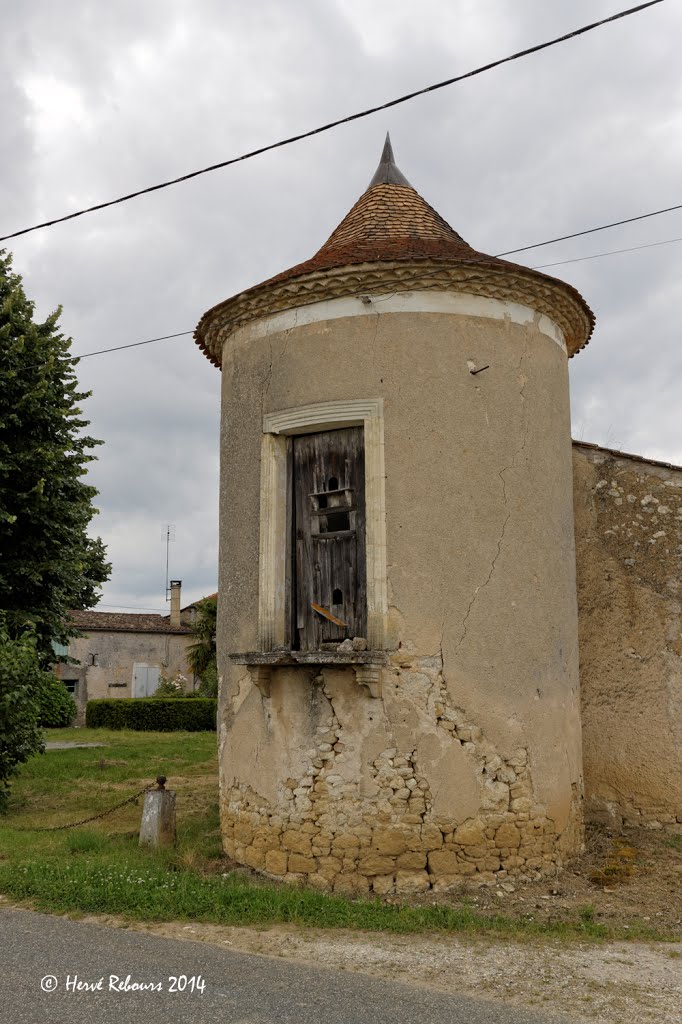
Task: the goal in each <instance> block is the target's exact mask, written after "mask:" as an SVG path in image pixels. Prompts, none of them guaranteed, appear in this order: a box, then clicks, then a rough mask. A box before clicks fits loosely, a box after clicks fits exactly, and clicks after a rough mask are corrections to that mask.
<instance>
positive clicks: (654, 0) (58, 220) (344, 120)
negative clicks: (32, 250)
mask: <svg viewBox="0 0 682 1024" xmlns="http://www.w3.org/2000/svg"><path fill="white" fill-rule="evenodd" d="M660 3H663V0H648V2H647V3H643V4H638V5H637V6H636V7H629V8H628V9H627V10H625V11H618V12H617V13H616V14H611V15H610V16H609V17H608V18H601V19H600V20H599V21H593V22H591V23H590V24H589V25H583V26H582V27H581V28H577V29H573V31H571V32H566V33H565V34H564V35H561V36H557V37H556V38H554V39H549V40H547V41H546V42H544V43H537V44H536V45H535V46H529V47H527V48H526V49H525V50H519V51H517V52H516V53H512V54H509V56H507V57H500V58H499V59H498V60H494V61H491V62H490V63H488V64H483V65H482V66H481V67H478V68H475V69H474V70H473V71H466V72H465V73H464V74H461V75H455V76H454V77H453V78H446V79H445V80H444V81H442V82H436V83H435V84H433V85H427V86H425V87H424V88H423V89H416V90H415V91H414V92H408V93H405V95H403V96H399V97H398V98H397V99H393V100H388V101H387V102H386V103H379V104H377V106H374V107H368V108H367V109H366V110H362V111H359V112H358V113H356V114H349V115H348V116H346V117H340V118H338V119H337V120H335V121H329V122H328V123H327V124H323V125H320V126H319V127H318V128H312V129H310V130H309V131H306V132H301V133H299V134H298V135H291V136H289V138H286V139H281V140H280V141H279V142H271V143H270V144H269V145H267V146H260V147H259V148H258V149H252V150H250V151H249V152H248V153H242V154H241V156H235V157H231V158H230V159H229V160H221V161H220V162H219V163H216V164H211V165H210V166H209V167H202V168H201V169H200V170H197V171H190V172H189V173H188V174H182V175H180V176H179V177H177V178H170V179H169V180H168V181H162V182H159V184H157V185H150V186H148V187H147V188H142V189H138V190H137V191H136V192H129V193H127V194H126V195H123V196H119V198H118V199H109V200H107V201H106V202H104V203H97V204H96V205H94V206H88V207H86V208H85V209H82V210H76V211H75V212H74V213H67V214H65V215H64V216H62V217H54V218H53V219H52V220H46V221H43V222H42V223H41V224H34V225H33V226H32V227H29V228H21V230H19V231H12V232H11V233H10V234H7V235H2V236H0V242H6V241H7V240H8V239H10V238H18V237H19V236H20V235H27V234H29V233H30V232H32V231H39V230H41V229H42V228H49V227H52V226H53V225H54V224H62V223H63V222H64V221H67V220H74V219H75V218H76V217H83V216H85V215H86V214H88V213H95V212H96V211H97V210H105V209H107V208H108V207H110V206H116V205H117V204H119V203H126V202H128V200H130V199H136V198H137V197H138V196H143V195H147V194H148V193H150V192H158V191H160V190H161V189H164V188H170V187H171V185H178V184H179V183H180V182H183V181H189V180H190V179H191V178H198V177H199V176H200V175H202V174H209V173H210V172H211V171H217V170H220V169H221V168H223V167H230V166H231V165H232V164H237V163H241V162H242V161H244V160H251V159H252V158H253V157H255V156H260V155H261V154H262V153H268V152H269V151H270V150H273V149H280V148H281V147H283V146H290V145H292V144H293V143H294V142H300V141H301V140H302V139H309V138H311V137H312V136H314V135H320V134H322V132H328V131H330V130H331V129H332V128H338V127H339V125H342V124H349V123H350V122H352V121H359V120H360V119H361V118H363V117H369V116H370V114H376V113H378V112H379V111H380V110H389V109H390V108H391V107H397V106H398V105H399V104H401V103H407V102H408V101H409V100H413V99H416V98H417V97H418V96H424V95H426V94H427V93H430V92H436V91H437V90H438V89H445V88H446V87H447V86H450V85H455V84H456V83H457V82H462V81H464V80H465V79H467V78H474V77H475V76H476V75H482V74H483V73H484V72H486V71H491V70H492V69H493V68H497V67H500V66H501V65H502V64H509V63H511V62H512V61H515V60H520V59H521V58H522V57H528V56H529V55H530V54H533V53H539V52H540V51H541V50H546V49H548V48H549V47H550V46H556V45H557V44H558V43H565V42H567V41H568V40H570V39H575V38H577V37H578V36H581V35H584V34H585V33H586V32H592V31H593V30H594V29H597V28H601V27H602V26H603V25H609V24H611V23H613V22H615V21H620V20H621V19H622V18H627V17H629V16H630V15H631V14H638V13H639V12H640V11H644V10H646V9H647V8H648V7H655V6H656V5H657V4H660Z"/></svg>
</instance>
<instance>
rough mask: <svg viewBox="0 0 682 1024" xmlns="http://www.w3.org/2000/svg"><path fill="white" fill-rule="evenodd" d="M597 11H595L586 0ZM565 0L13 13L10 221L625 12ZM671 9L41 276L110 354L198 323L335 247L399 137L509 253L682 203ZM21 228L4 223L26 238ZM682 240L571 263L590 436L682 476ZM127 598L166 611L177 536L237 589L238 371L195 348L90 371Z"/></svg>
mask: <svg viewBox="0 0 682 1024" xmlns="http://www.w3.org/2000/svg"><path fill="white" fill-rule="evenodd" d="M582 6H585V5H582ZM588 6H589V10H582V11H580V10H578V9H577V8H576V5H575V4H572V3H568V2H567V0H561V2H559V3H555V4H547V3H546V2H543V0H524V2H523V3H518V4H513V5H511V4H508V3H505V2H503V0H475V2H474V0H460V2H457V3H450V4H446V3H445V2H444V0H423V2H422V4H420V6H419V13H417V9H416V8H415V6H414V5H413V4H410V3H407V0H392V2H389V0H376V2H375V3H373V4H371V5H368V4H367V3H366V2H364V0H324V2H311V0H307V2H306V0H292V2H290V3H289V4H286V5H282V4H281V3H277V2H275V0H259V2H257V3H254V4H251V5H245V4H242V3H237V2H234V0H232V2H228V3H225V2H218V0H195V2H192V3H189V2H188V0H169V2H166V3H163V4H161V3H160V2H154V0H150V2H148V3H145V4H143V5H140V4H139V3H133V2H132V0H131V2H128V0H119V2H118V3H117V4H114V5H102V4H96V3H89V2H86V0H74V2H73V3H72V4H70V5H69V8H68V16H66V17H65V15H64V8H63V6H60V5H55V4H53V3H50V2H48V0H42V2H34V3H32V4H30V5H15V6H14V8H11V9H8V10H7V11H5V12H4V15H3V36H2V39H1V40H0V57H1V58H2V60H1V62H0V67H1V68H2V71H1V72H0V105H1V106H2V109H3V112H4V114H5V118H4V122H5V125H4V130H3V140H2V141H3V149H4V150H5V153H4V158H3V159H2V161H1V163H0V181H1V182H2V193H1V195H2V206H1V208H0V227H3V228H6V229H7V230H8V231H9V230H13V229H15V228H19V227H22V226H25V225H28V224H31V223H34V222H35V221H37V220H40V219H43V218H44V217H47V216H51V215H59V214H61V213H63V212H66V211H68V210H69V209H72V208H76V207H78V206H81V205H84V204H88V203H90V202H96V201H99V200H101V199H106V198H110V197H112V196H115V195H118V194H121V193H123V192H126V191H129V190H132V189H136V188H139V187H143V186H145V185H147V184H152V183H154V182H155V181H157V180H161V179H163V178H167V177H172V176H175V175H177V174H181V173H183V172H185V171H187V170H191V169H192V168H194V167H199V166H202V165H205V164H209V163H212V162H214V161H216V160H220V159H225V158H227V157H229V156H232V155H236V154H238V153H240V152H243V151H245V150H247V149H250V148H252V147H255V146H258V145H261V144H264V143H267V142H270V141H272V140H274V139H276V138H279V137H282V136H285V135H289V134H292V133H294V132H297V131H301V130H305V129H307V128H309V127H312V126H314V125H315V124H317V123H321V122H323V121H325V120H328V119H331V118H335V117H338V116H342V115H344V114H346V113H350V112H352V111H353V110H356V109H359V108H361V107H363V106H366V105H369V104H372V103H375V102H380V101H382V100H384V99H388V98H390V97H392V96H394V95H397V94H399V93H402V92H405V91H408V90H411V89H414V88H419V87H420V86H422V85H424V84H427V83H428V82H431V81H435V80H438V79H441V78H445V77H448V76H450V75H452V74H456V73H459V72H461V71H464V70H467V69H469V68H472V67H475V66H476V65H477V64H480V63H483V62H485V61H487V60H490V59H494V58H496V57H498V56H501V55H503V54H505V53H508V52H510V51H511V50H513V49H515V48H519V47H523V46H527V45H529V44H532V43H535V42H539V41H541V40H542V39H545V38H548V37H550V36H552V35H554V34H558V33H560V32H564V31H567V30H569V29H570V28H572V27H575V26H576V25H577V24H578V23H579V22H581V21H583V20H588V19H592V18H595V19H596V18H598V17H602V16H604V15H606V14H608V13H610V12H611V11H613V10H614V5H613V4H612V3H611V2H609V3H607V2H601V0H599V2H594V3H592V4H590V5H588ZM681 28H682V14H680V11H679V9H677V8H676V7H675V6H674V5H660V6H659V7H657V8H654V9H652V10H651V11H650V12H646V13H644V14H641V15H637V16H635V17H633V18H629V19H625V20H624V21H622V22H620V23H619V24H617V25H614V26H612V27H609V28H604V29H601V30H598V31H597V32H595V33H593V34H591V35H589V36H586V37H584V38H582V39H579V40H576V41H574V42H571V43H567V44H564V45H563V46H560V47H556V48H554V49H552V50H549V51H547V52H545V53H542V54H538V55H536V56H533V57H530V58H528V59H526V60H524V61H520V62H517V63H515V64H512V65H509V66H506V67H504V68H500V69H498V70H496V71H493V72H491V73H490V74H487V75H484V76H481V77H479V78H476V79H473V80H471V81H469V82H466V83H462V84H461V85H459V86H455V87H454V88H452V89H448V90H444V91H443V92H440V93H434V94H432V95H430V96H426V97H423V98H421V99H418V100H416V101H414V102H413V103H410V104H407V105H405V106H402V107H399V108H395V109H394V110H391V111H387V112H385V113H383V114H381V115H378V116H374V117H372V118H369V119H367V120H366V121H360V122H357V123H355V124H353V125H349V126H344V127H341V128H339V129H337V130H335V131H334V132H331V133H329V134H327V135H323V136H320V137H317V138H315V139H311V140H309V141H307V142H304V143H300V144H297V145H295V146H292V147H290V148H288V149H283V150H279V151H276V152H273V153H269V154H266V155H264V156H262V157H258V158H256V159H254V160H252V161H249V162H248V163H245V164H242V165H237V166H235V167H232V168H230V169H228V170H225V171H221V172H217V173H215V174H212V175H207V176H205V177H203V178H200V179H198V180H195V181H192V182H188V183H187V184H183V185H179V186H177V187H176V188H173V189H169V190H167V191H165V192H161V193H157V194H154V195H150V196H147V197H144V198H141V199H137V200H133V201H131V202H130V203H127V204H124V205H122V206H119V207H115V208H113V209H111V210H107V211H104V212H102V213H100V214H95V215H93V216H91V217H87V218H83V219H82V220H80V221H75V222H72V223H69V224H64V225H60V226H58V227H55V228H53V229H49V230H47V231H45V232H41V233H37V234H36V235H33V236H28V237H26V238H24V239H17V240H16V242H15V244H14V246H13V251H14V254H15V266H16V269H17V270H18V271H19V272H20V273H22V274H23V275H24V283H25V287H26V290H27V292H28V293H29V295H30V296H31V297H33V298H34V299H35V300H36V302H37V304H38V312H39V314H41V315H44V314H46V313H47V312H49V311H50V310H51V309H52V308H54V307H55V306H56V305H57V304H58V303H62V304H63V306H64V313H63V318H62V323H63V326H64V329H65V330H66V331H67V332H68V333H69V334H71V335H72V336H73V338H74V346H73V347H74V351H75V352H85V351H89V350H92V349H97V348H104V347H108V346H110V345H115V344H123V343H126V342H129V341H136V340H139V339H142V338H145V337H152V336H155V335H158V334H166V333H172V332H174V331H178V330H186V329H192V328H193V327H194V325H195V324H196V322H197V320H198V319H199V317H200V315H201V314H202V312H203V311H204V310H205V309H206V308H208V307H209V306H211V305H213V304H214V303H216V302H217V301H219V300H221V299H223V298H225V297H227V296H228V295H230V294H233V293H235V292H237V291H239V290H240V289H242V288H244V287H248V286H249V285H251V284H254V283H256V282H258V281H260V280H263V279H265V278H266V277H268V276H270V275H271V274H274V273H277V272H278V271H280V270H282V269H283V268H285V267H286V266H289V265H291V264H293V263H296V262H298V261H299V260H302V259H305V258H306V257H307V256H309V255H311V254H312V253H313V252H314V251H315V250H316V249H317V248H318V247H319V246H320V245H321V244H322V242H323V241H324V240H325V238H326V237H327V236H328V235H329V233H330V232H331V231H332V229H333V228H334V227H335V226H336V224H337V223H338V221H339V220H340V219H341V218H342V217H343V216H344V214H345V213H346V211H347V210H348V209H349V207H350V206H351V205H352V204H353V202H354V201H355V200H356V199H357V197H358V195H359V194H360V193H361V192H362V191H363V189H364V188H365V187H366V185H367V183H368V181H369V178H370V176H371V174H372V172H373V170H374V166H375V163H376V161H377V158H378V154H379V150H380V147H381V143H382V139H383V133H384V131H385V130H386V129H387V128H388V129H390V130H391V132H392V135H393V140H394V147H395V149H396V153H397V158H398V162H399V164H400V166H401V168H402V169H403V171H404V172H405V174H406V175H407V177H408V178H409V179H410V180H411V181H412V183H413V184H414V185H415V187H417V188H418V189H419V190H420V192H421V193H422V194H423V195H424V196H425V198H426V199H427V200H428V201H429V202H430V203H431V204H432V205H433V206H435V208H436V209H438V210H439V212H440V213H441V214H442V215H443V216H444V217H445V218H446V219H447V220H449V221H450V222H451V223H452V224H453V226H454V227H456V228H457V230H459V231H460V232H461V233H462V235H463V236H464V237H465V238H467V240H468V241H470V242H471V243H472V244H473V245H475V246H476V247H478V248H481V249H484V250H486V251H489V252H500V251H502V250H504V249H508V248H513V247H515V246H517V245H523V244H526V243H529V242H533V241H539V240H541V239H543V238H547V237H552V236H553V235H558V234H563V233H565V232H570V231H573V230H578V229H580V228H582V227H588V226H590V225H592V224H598V223H602V222H605V221H608V220H612V219H619V218H620V217H623V216H628V215H631V214H633V213H637V212H639V211H640V210H641V211H646V210H648V209H652V208H655V207H658V206H667V205H671V204H673V203H675V202H680V201H682V193H681V192H680V185H679V181H680V178H681V176H680V173H679V172H680V157H681V144H680V142H679V139H680V138H682V133H681V132H680V128H681V127H682V124H681V123H680V121H681V116H680V113H679V111H680V102H679V101H680V83H679V76H678V73H677V63H678V58H677V52H676V41H677V39H678V38H679V34H680V29H681ZM2 233H5V232H4V231H3V232H2ZM676 235H682V215H680V214H672V215H669V216H666V217H661V218H658V219H654V220H651V221H648V222H646V221H645V222H642V223H641V224H638V225H631V226H629V227H624V228H620V229H616V230H612V231H609V232H604V233H603V234H600V235H595V236H591V237H590V236H588V237H587V238H583V239H576V240H573V241H570V242H564V243H558V244H556V245H553V246H549V247H547V248H542V249H539V250H535V251H532V252H530V253H526V254H524V255H523V256H519V257H518V259H519V261H520V262H524V263H527V264H528V265H531V266H536V265H538V264H540V263H549V262H553V261H555V260H561V259H570V258H572V257H574V256H581V255H585V254H589V253H593V252H600V251H603V250H606V249H616V248H620V247H622V246H627V245H634V244H639V243H643V242H648V241H652V240H656V239H659V238H668V237H674V236H676ZM681 252H682V243H681V244H680V245H678V246H676V245H671V246H666V247H661V248H659V249H650V250H646V251H644V252H640V253H627V254H623V255H620V256H613V257H610V258H607V259H603V260H594V261H591V262H587V263H576V264H569V265H567V266H565V267H557V268H554V269H552V270H550V271H549V273H555V274H556V275H557V276H559V277H562V278H563V279H565V280H567V281H570V282H571V283H573V284H575V285H576V286H577V287H578V288H579V289H580V290H581V291H582V293H583V294H584V295H585V297H586V299H587V300H588V302H590V304H591V305H592V306H593V308H594V309H595V311H596V313H597V316H598V327H597V331H596V333H595V336H594V339H593V341H592V342H591V344H590V346H589V347H588V348H587V350H586V351H585V352H583V353H581V354H580V355H579V356H578V357H577V358H576V359H574V360H573V361H572V364H571V377H572V405H573V421H574V434H575V435H576V436H581V437H583V438H584V439H585V440H589V441H595V442H597V443H601V444H608V445H611V446H618V447H622V448H623V449H624V450H630V451H636V452H640V453H643V454H645V455H648V456H650V457H656V458H662V459H669V460H671V461H677V462H682V440H681V439H680V431H679V426H680V422H679V419H680V417H679V411H678V406H679V397H678V390H679V388H678V384H677V382H678V381H679V379H680V373H681V372H682V365H681V363H682V354H681V353H682V347H681V346H680V344H679V327H678V315H677V311H678V308H679V304H680V298H681V297H682V296H681V295H680V290H681V287H682V286H681V285H680V275H679V273H678V272H677V267H678V265H679V260H680V255H681ZM79 376H80V378H81V381H82V383H83V386H84V387H85V388H87V389H91V390H92V392H93V396H92V398H91V399H89V401H88V402H87V404H86V411H87V414H88V415H89V417H90V419H91V420H92V428H91V429H92V432H93V434H94V435H95V436H98V437H101V438H102V439H104V441H105V442H106V443H105V445H104V446H103V447H102V448H100V449H99V451H98V455H99V459H98V462H97V463H96V464H95V465H94V466H93V468H92V471H91V478H92V481H93V483H94V484H95V485H96V486H97V487H98V488H99V490H100V498H99V507H100V508H101V515H100V516H99V518H98V520H97V521H96V524H95V525H96V529H97V531H98V532H100V533H101V534H102V536H103V538H104V540H105V542H106V543H107V544H108V546H109V552H110V556H111V558H112V560H113V563H114V575H113V577H112V580H111V582H110V584H109V585H108V586H107V588H106V590H105V596H104V599H103V600H104V602H105V603H106V604H116V603H120V604H126V605H139V606H152V607H163V605H164V602H163V583H164V572H165V550H164V546H163V543H162V540H161V528H162V525H163V524H164V523H165V522H169V521H170V522H173V523H175V524H176V541H175V543H174V544H173V545H172V549H171V574H172V575H173V576H177V577H178V578H182V579H183V585H184V597H185V598H186V599H187V600H190V599H193V598H196V597H199V596H201V595H202V594H204V593H208V592H210V591H212V590H214V589H215V583H216V563H217V557H216V551H217V460H218V411H219V387H220V375H219V373H218V372H217V371H216V370H214V369H213V368H212V367H211V366H210V365H209V364H208V362H207V361H206V360H204V359H203V357H202V356H201V355H200V354H199V353H198V351H197V350H196V349H195V347H194V345H193V342H192V340H191V338H184V339H183V338H178V339H175V340H173V341H167V342H160V343H158V344H156V345H150V346H148V347H146V348H141V349H133V350H131V351H128V352H121V353H116V354H114V355H108V356H101V357H97V358H93V359H88V360H84V361H83V362H82V363H81V364H80V368H79Z"/></svg>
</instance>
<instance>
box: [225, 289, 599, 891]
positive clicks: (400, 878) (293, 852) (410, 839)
mask: <svg viewBox="0 0 682 1024" xmlns="http://www.w3.org/2000/svg"><path fill="white" fill-rule="evenodd" d="M498 305H499V304H498ZM497 313H498V314H499V309H498V310H497ZM517 319H518V317H517ZM468 361H471V362H473V363H474V364H475V366H477V367H481V366H485V365H488V367H489V368H488V369H486V370H484V371H483V372H481V373H480V374H476V375H475V376H474V375H472V374H471V373H470V372H469V366H468ZM567 378H568V371H567V361H566V355H565V353H564V352H563V351H562V349H561V348H560V346H559V344H557V341H556V339H555V338H553V337H550V336H548V334H546V333H544V332H543V331H542V330H540V326H539V318H534V317H533V315H532V314H529V316H528V322H527V323H518V322H513V318H512V317H508V318H506V319H505V318H499V315H498V318H497V319H492V318H491V319H488V318H486V317H485V316H464V315H449V314H441V313H415V312H410V313H390V314H388V313H384V314H381V315H377V314H376V312H374V311H371V312H369V313H368V314H367V315H366V316H354V317H339V318H337V319H334V320H326V321H322V322H312V323H304V324H300V325H298V326H296V325H295V324H294V325H293V326H292V327H291V328H290V329H289V330H286V331H275V332H271V333H266V332H263V331H262V330H261V331H260V333H259V331H257V330H254V331H251V332H250V331H249V330H248V329H243V330H241V331H239V332H237V333H236V334H235V335H234V336H233V337H232V338H230V339H228V341H227V343H226V345H225V350H224V354H223V413H222V416H223V423H222V442H221V456H222V470H221V535H220V540H221V546H220V560H221V565H220V573H221V577H220V593H221V602H220V608H219V615H220V621H219V652H220V671H221V675H222V678H223V685H222V689H221V706H220V743H221V813H222V823H223V832H224V835H225V842H226V848H227V849H228V851H230V852H231V853H232V854H233V855H234V856H236V857H237V859H239V860H241V861H243V862H244V863H247V864H251V865H252V866H253V867H256V868H257V869H258V870H261V871H264V872H266V873H269V874H272V875H274V876H276V877H285V878H287V879H288V880H291V881H294V880H296V881H298V880H301V879H303V880H306V881H308V882H309V883H310V884H313V885H318V886H319V887H320V888H332V887H333V888H334V889H336V890H344V891H368V890H371V891H375V892H382V893H384V892H391V891H398V892H410V891H421V890H423V889H426V888H429V887H436V888H438V887H444V886H448V885H452V884H457V883H458V882H460V881H461V880H462V878H470V879H472V880H474V881H483V882H486V881H494V880H496V879H499V878H504V877H505V875H506V874H520V875H527V876H529V877H530V876H533V875H535V874H537V873H539V872H542V871H547V870H552V869H554V868H555V867H556V866H557V865H558V864H561V863H562V862H563V861H564V860H565V858H566V857H567V856H570V855H571V854H573V853H575V852H577V850H578V849H579V848H580V844H581V821H582V808H581V801H582V777H581V763H582V762H581V740H580V717H579V695H578V672H577V668H578V666H577V607H576V590H575V571H574V566H575V556H574V531H573V512H572V478H571V446H570V431H569V411H568V379H567ZM378 397H381V398H383V400H384V415H385V465H386V543H387V552H388V580H387V583H388V593H389V609H388V615H387V621H386V637H387V641H386V648H387V651H388V655H389V665H388V666H387V668H386V669H385V670H384V672H383V698H382V699H381V700H376V699H373V698H371V697H369V696H368V694H367V692H366V691H365V690H364V689H362V688H360V687H358V686H357V684H356V683H355V677H354V674H353V672H352V670H344V669H325V670H324V671H323V672H321V673H320V674H319V675H316V674H315V671H314V670H311V669H307V668H303V667H301V668H297V669H276V670H274V672H273V678H272V685H271V694H270V697H265V696H263V695H262V694H261V692H260V691H259V690H258V689H257V688H256V687H255V686H254V685H253V682H252V680H251V678H250V676H249V673H248V671H247V670H246V669H245V668H243V667H240V666H235V665H233V664H232V663H231V662H230V661H229V658H228V657H227V655H228V653H238V652H246V651H251V650H255V649H256V645H257V619H258V550H259V544H258V537H259V482H260V476H259V472H260V465H259V461H260V449H261V437H262V415H263V413H264V412H265V413H267V412H271V411H278V410H282V409H287V408H292V407H296V406H301V405H307V404H310V403H313V402H325V401H333V400H338V399H359V398H378Z"/></svg>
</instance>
